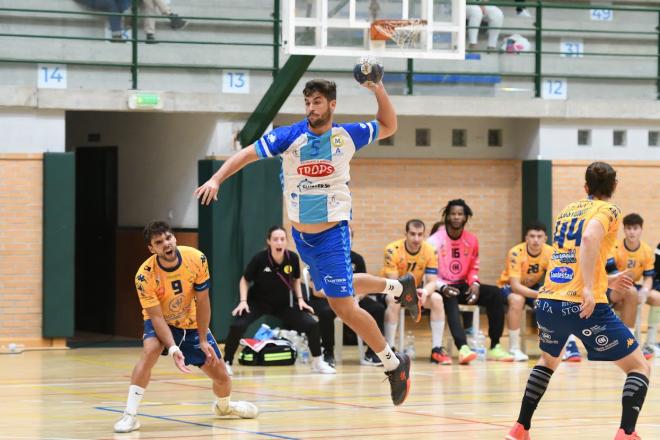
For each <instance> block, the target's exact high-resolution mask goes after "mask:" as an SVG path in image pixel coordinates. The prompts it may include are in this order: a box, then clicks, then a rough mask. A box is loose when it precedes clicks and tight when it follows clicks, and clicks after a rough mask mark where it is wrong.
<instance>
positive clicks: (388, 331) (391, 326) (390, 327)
mask: <svg viewBox="0 0 660 440" xmlns="http://www.w3.org/2000/svg"><path fill="white" fill-rule="evenodd" d="M397 324H398V323H397V322H385V340H386V341H387V343H388V344H389V345H390V347H393V346H394V335H396V326H397ZM401 349H403V347H401Z"/></svg>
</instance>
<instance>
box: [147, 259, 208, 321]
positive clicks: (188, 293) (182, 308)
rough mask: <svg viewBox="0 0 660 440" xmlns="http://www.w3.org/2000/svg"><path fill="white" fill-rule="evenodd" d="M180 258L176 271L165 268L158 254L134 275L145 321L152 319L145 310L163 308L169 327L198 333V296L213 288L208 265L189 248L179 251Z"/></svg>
mask: <svg viewBox="0 0 660 440" xmlns="http://www.w3.org/2000/svg"><path fill="white" fill-rule="evenodd" d="M177 258H178V259H179V263H178V264H177V265H176V266H175V267H172V268H166V267H163V266H161V265H160V263H159V261H158V257H157V256H156V255H155V254H154V255H152V256H151V257H149V258H148V259H147V261H145V262H144V263H142V266H140V270H138V272H137V274H135V288H136V289H137V294H138V298H139V299H140V304H141V305H142V315H143V317H144V319H145V321H146V320H147V319H149V315H148V314H147V312H146V311H145V310H144V309H147V308H149V307H153V306H157V305H160V307H161V309H162V311H163V317H164V318H165V321H166V322H167V323H168V324H169V325H171V326H173V327H177V328H182V329H195V328H197V309H196V303H195V292H202V291H204V290H206V289H208V288H209V286H210V285H211V281H210V276H209V265H208V261H207V260H206V257H205V256H204V254H203V253H201V252H200V251H198V250H197V249H195V248H192V247H188V246H178V247H177Z"/></svg>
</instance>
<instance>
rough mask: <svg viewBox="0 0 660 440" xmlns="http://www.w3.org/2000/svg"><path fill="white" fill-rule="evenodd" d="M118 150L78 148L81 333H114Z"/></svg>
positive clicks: (78, 325)
mask: <svg viewBox="0 0 660 440" xmlns="http://www.w3.org/2000/svg"><path fill="white" fill-rule="evenodd" d="M116 231H117V147H80V148H77V149H76V299H75V304H76V313H75V316H76V331H78V332H81V331H83V332H93V333H103V334H114V316H115V241H116Z"/></svg>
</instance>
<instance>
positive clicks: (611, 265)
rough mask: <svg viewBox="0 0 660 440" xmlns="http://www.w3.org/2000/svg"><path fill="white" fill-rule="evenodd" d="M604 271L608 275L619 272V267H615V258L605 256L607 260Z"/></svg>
mask: <svg viewBox="0 0 660 440" xmlns="http://www.w3.org/2000/svg"><path fill="white" fill-rule="evenodd" d="M605 272H607V274H608V275H612V274H615V273H618V272H619V269H618V268H617V267H616V260H615V259H614V257H613V256H609V257H607V262H605Z"/></svg>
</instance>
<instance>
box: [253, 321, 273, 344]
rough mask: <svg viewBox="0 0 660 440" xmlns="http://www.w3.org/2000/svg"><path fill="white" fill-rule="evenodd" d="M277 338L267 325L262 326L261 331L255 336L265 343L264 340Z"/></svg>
mask: <svg viewBox="0 0 660 440" xmlns="http://www.w3.org/2000/svg"><path fill="white" fill-rule="evenodd" d="M274 336H275V334H274V333H273V330H271V328H270V326H269V325H268V324H266V323H263V324H261V327H259V330H257V332H256V333H255V334H254V339H258V340H260V341H263V340H264V339H272V338H273V337H274Z"/></svg>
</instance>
